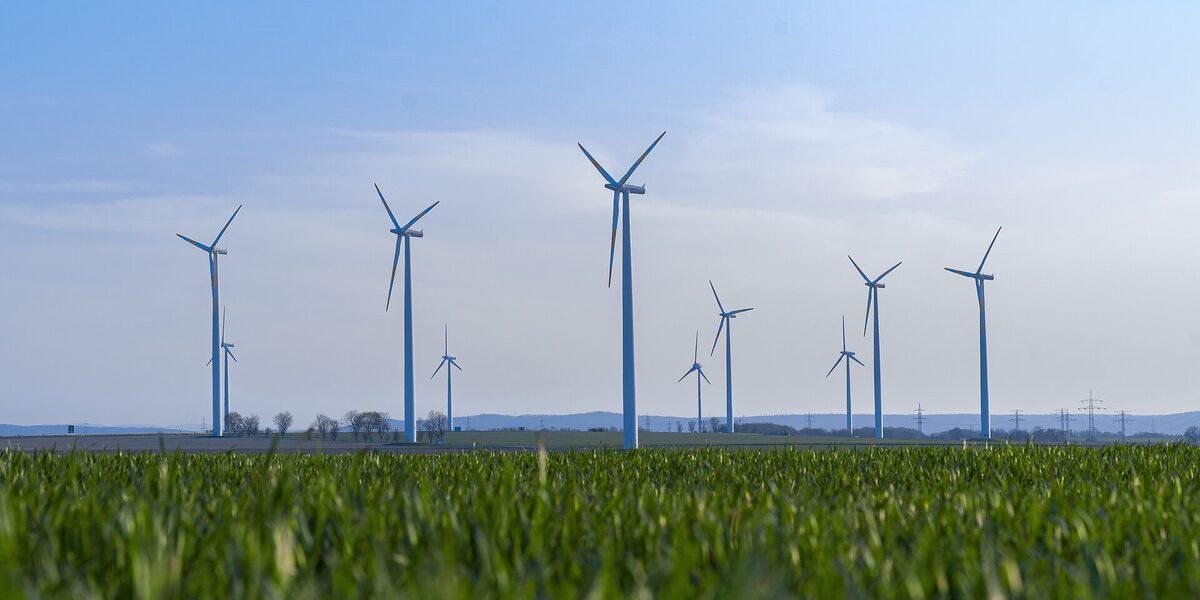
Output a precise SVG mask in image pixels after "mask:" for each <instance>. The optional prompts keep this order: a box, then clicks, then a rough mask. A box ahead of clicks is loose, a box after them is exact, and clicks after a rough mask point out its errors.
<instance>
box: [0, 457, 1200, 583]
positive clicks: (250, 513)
mask: <svg viewBox="0 0 1200 600" xmlns="http://www.w3.org/2000/svg"><path fill="white" fill-rule="evenodd" d="M543 461H544V462H543ZM543 464H544V467H543V466H542V465H543ZM1197 465H1200V449H1197V448H1194V447H1190V446H1180V445H1159V446H1110V447H1103V448H1078V447H1014V446H1007V447H1006V446H997V447H992V448H990V449H982V448H974V449H967V450H964V449H962V448H961V447H958V448H948V447H928V446H926V447H919V446H909V447H896V448H887V449H884V448H865V449H859V450H854V451H850V450H821V451H802V450H792V449H786V448H785V449H780V450H779V451H767V452H764V451H756V450H736V449H735V450H729V449H717V448H709V449H705V448H699V449H681V450H662V449H658V450H656V449H649V450H641V451H637V452H631V453H625V452H620V451H579V452H552V453H549V454H548V455H539V454H538V453H536V452H500V453H495V452H470V453H448V454H436V455H419V456H418V455H391V454H354V455H336V456H334V455H324V456H322V455H291V454H289V455H252V454H221V455H215V456H214V455H179V454H165V455H164V454H132V455H131V454H123V455H103V454H88V453H75V454H66V455H53V454H48V453H43V454H26V453H17V452H5V453H0V597H6V598H7V597H21V596H28V597H69V598H87V597H121V598H124V597H133V598H181V597H233V598H240V597H255V598H258V597H264V598H307V597H426V598H489V597H553V598H571V597H581V596H593V597H612V598H628V597H636V596H646V595H650V594H653V595H656V596H662V597H686V598H693V597H697V598H707V597H730V598H754V597H780V596H809V597H831V598H846V597H884V598H887V597H939V596H945V597H967V598H982V597H988V596H1015V597H1022V596H1029V597H1097V596H1100V597H1105V596H1107V597H1197V596H1200V544H1198V542H1197V540H1198V539H1200V493H1198V492H1200V473H1198V471H1197Z"/></svg>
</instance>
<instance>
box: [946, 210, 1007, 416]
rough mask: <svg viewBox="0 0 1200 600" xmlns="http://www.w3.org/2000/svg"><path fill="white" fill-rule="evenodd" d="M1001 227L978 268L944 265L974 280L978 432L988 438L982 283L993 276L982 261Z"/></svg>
mask: <svg viewBox="0 0 1200 600" xmlns="http://www.w3.org/2000/svg"><path fill="white" fill-rule="evenodd" d="M1001 229H1003V227H1000V228H997V229H996V235H993V236H992V243H990V244H988V247H987V252H984V253H983V260H981V261H979V268H978V269H975V272H974V273H970V272H967V271H959V270H958V269H951V268H950V267H946V270H947V271H950V272H951V273H956V274H958V275H962V276H963V277H970V278H971V279H974V280H975V296H976V297H977V298H979V433H980V435H982V436H983V437H984V438H989V439H990V438H991V437H992V415H991V413H990V412H989V411H988V370H987V322H986V320H985V319H984V309H983V306H984V303H983V284H984V282H986V281H991V280H993V279H995V277H993V276H991V275H986V274H984V272H983V263H986V262H987V259H988V255H989V254H991V253H992V246H994V245H996V238H998V237H1000V230H1001Z"/></svg>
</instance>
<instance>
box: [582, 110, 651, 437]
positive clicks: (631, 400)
mask: <svg viewBox="0 0 1200 600" xmlns="http://www.w3.org/2000/svg"><path fill="white" fill-rule="evenodd" d="M664 135H667V132H665V131H664V132H662V133H660V134H658V137H657V138H655V139H654V142H653V143H652V144H650V147H649V148H646V151H645V152H643V153H642V155H641V156H639V157H638V159H637V161H635V162H634V163H633V165H631V166H630V167H629V170H628V171H626V172H625V175H624V176H622V177H621V179H620V180H616V179H613V178H612V176H611V175H609V174H608V171H605V170H604V167H602V166H600V163H598V162H596V159H595V158H592V155H591V154H590V153H589V152H588V151H587V149H586V148H584V147H583V144H579V149H580V150H583V154H584V156H586V157H587V159H588V160H589V161H591V163H592V166H594V167H596V170H597V171H599V172H600V175H601V176H603V177H604V180H605V181H607V182H608V183H606V184H604V187H605V188H607V189H609V190H612V193H613V218H612V239H611V240H610V242H609V248H608V286H609V287H612V270H613V257H614V255H615V254H616V250H617V217H618V216H620V217H621V398H622V407H621V410H622V413H623V414H622V427H623V429H624V430H625V449H626V450H631V449H633V448H637V447H638V428H637V399H636V398H635V396H636V393H635V385H634V373H633V255H632V240H631V239H630V233H629V195H630V194H645V193H646V186H644V185H629V183H628V182H629V177H630V176H632V175H633V172H634V171H635V170H637V168H638V165H641V164H642V161H643V160H645V159H646V156H647V155H648V154H650V151H651V150H653V149H654V147H655V146H657V145H658V142H659V140H661V139H662V138H663V136H664Z"/></svg>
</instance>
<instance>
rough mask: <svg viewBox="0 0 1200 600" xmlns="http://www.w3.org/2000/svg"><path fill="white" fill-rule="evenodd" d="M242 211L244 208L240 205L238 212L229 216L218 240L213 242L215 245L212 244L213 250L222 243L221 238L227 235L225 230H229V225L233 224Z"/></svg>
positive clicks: (218, 235)
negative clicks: (218, 243)
mask: <svg viewBox="0 0 1200 600" xmlns="http://www.w3.org/2000/svg"><path fill="white" fill-rule="evenodd" d="M241 210H242V206H241V205H240V204H239V205H238V207H237V210H235V211H233V214H232V215H229V220H228V221H225V226H224V227H222V228H221V233H218V234H217V239H215V240H213V243H212V247H213V248H216V247H217V242H219V241H221V236H223V235H225V230H226V229H229V224H230V223H232V222H233V218H234V217H236V216H237V214H238V213H239V212H241Z"/></svg>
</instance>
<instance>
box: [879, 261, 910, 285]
mask: <svg viewBox="0 0 1200 600" xmlns="http://www.w3.org/2000/svg"><path fill="white" fill-rule="evenodd" d="M902 264H904V261H900V262H898V263H896V264H894V265H892V268H890V269H888V270H886V271H884V272H883V275H880V276H879V277H876V278H875V281H872V282H871V283H879V281H880V280H882V279H883V278H884V277H887V275H888V273H891V272H892V271H895V270H896V267H899V266H900V265H902Z"/></svg>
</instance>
